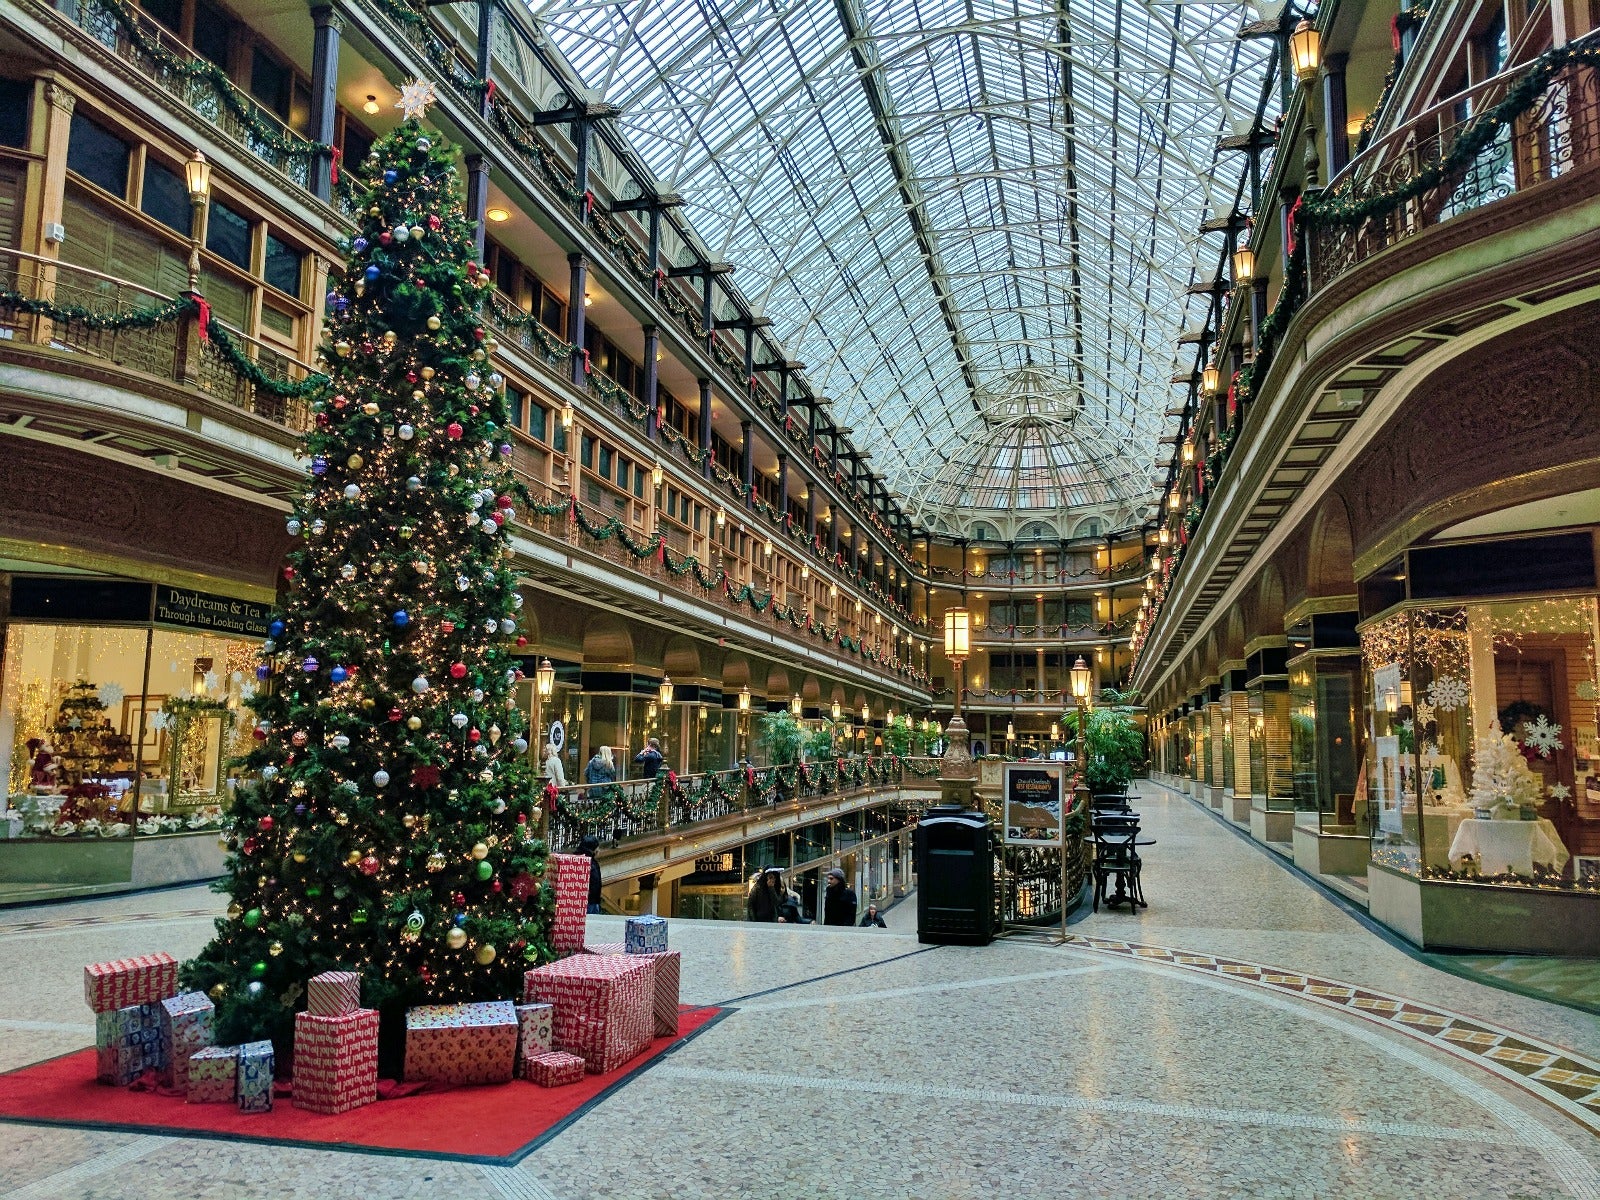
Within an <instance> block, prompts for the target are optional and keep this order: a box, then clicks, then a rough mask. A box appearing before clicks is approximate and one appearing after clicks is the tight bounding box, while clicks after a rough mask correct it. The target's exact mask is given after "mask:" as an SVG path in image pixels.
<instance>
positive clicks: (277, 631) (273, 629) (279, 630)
mask: <svg viewBox="0 0 1600 1200" xmlns="http://www.w3.org/2000/svg"><path fill="white" fill-rule="evenodd" d="M284 628H285V626H284V624H283V622H282V621H273V622H272V624H270V625H268V626H267V636H268V637H275V638H281V637H282V636H283V631H284Z"/></svg>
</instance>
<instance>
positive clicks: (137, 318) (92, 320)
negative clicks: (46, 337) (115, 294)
mask: <svg viewBox="0 0 1600 1200" xmlns="http://www.w3.org/2000/svg"><path fill="white" fill-rule="evenodd" d="M195 311H196V308H195V303H194V301H192V300H190V299H188V298H187V297H185V296H180V297H178V298H177V299H176V300H171V301H168V302H167V303H166V304H163V305H160V306H159V307H152V308H133V309H128V310H127V311H125V312H117V313H106V312H97V311H95V310H94V309H92V308H84V307H82V306H81V305H77V304H57V303H55V302H54V301H52V300H38V299H35V298H34V297H32V296H27V295H24V294H23V293H22V292H13V291H0V312H24V313H27V314H29V315H30V316H35V317H48V318H49V319H50V320H52V321H58V322H60V323H61V324H63V325H81V326H83V327H84V328H86V329H97V330H122V329H154V328H155V327H156V326H157V325H166V324H168V323H169V322H171V321H176V320H178V319H180V318H181V317H186V316H189V315H191V314H193V313H194V312H195Z"/></svg>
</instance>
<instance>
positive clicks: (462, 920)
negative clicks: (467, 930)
mask: <svg viewBox="0 0 1600 1200" xmlns="http://www.w3.org/2000/svg"><path fill="white" fill-rule="evenodd" d="M466 923H467V914H466V913H464V912H458V913H457V914H456V924H457V925H465V924H466Z"/></svg>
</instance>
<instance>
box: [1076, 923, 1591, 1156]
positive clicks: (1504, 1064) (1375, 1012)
mask: <svg viewBox="0 0 1600 1200" xmlns="http://www.w3.org/2000/svg"><path fill="white" fill-rule="evenodd" d="M1067 944H1068V945H1071V946H1076V947H1078V948H1079V949H1083V950H1091V951H1095V952H1098V953H1101V954H1108V955H1114V956H1116V957H1118V958H1126V959H1133V960H1135V961H1138V962H1142V963H1158V964H1161V965H1164V966H1171V967H1176V968H1178V969H1180V970H1185V971H1196V972H1200V973H1202V974H1207V975H1213V976H1216V977H1219V978H1222V979H1229V980H1232V981H1234V982H1236V983H1246V984H1252V985H1254V986H1256V987H1260V988H1265V989H1267V990H1268V991H1272V992H1277V993H1279V994H1280V995H1285V996H1298V997H1300V998H1302V999H1305V1000H1310V1001H1312V1002H1313V1003H1315V1004H1321V1005H1323V1006H1325V1007H1327V1008H1334V1009H1339V1010H1341V1011H1343V1012H1347V1013H1350V1014H1352V1015H1353V1016H1358V1017H1363V1018H1365V1019H1366V1020H1368V1021H1372V1022H1374V1023H1376V1024H1378V1025H1383V1026H1385V1027H1387V1028H1390V1029H1394V1030H1397V1031H1399V1032H1400V1033H1404V1034H1406V1035H1408V1036H1410V1037H1413V1038H1415V1039H1417V1040H1418V1041H1421V1042H1426V1043H1428V1044H1429V1045H1432V1046H1437V1047H1438V1048H1440V1049H1442V1050H1444V1051H1446V1052H1447V1053H1450V1054H1453V1055H1455V1056H1456V1057H1457V1058H1462V1059H1465V1060H1467V1061H1469V1062H1475V1063H1477V1064H1478V1065H1480V1066H1482V1067H1486V1068H1487V1069H1489V1070H1491V1071H1493V1072H1494V1073H1495V1074H1497V1075H1500V1076H1502V1077H1503V1078H1505V1079H1508V1080H1510V1081H1511V1082H1512V1083H1514V1084H1516V1085H1517V1086H1518V1087H1521V1088H1522V1089H1523V1090H1525V1091H1527V1092H1528V1093H1529V1094H1530V1095H1533V1096H1537V1097H1538V1098H1539V1099H1540V1100H1543V1101H1545V1102H1547V1103H1549V1104H1552V1105H1554V1106H1555V1107H1556V1108H1559V1109H1560V1110H1561V1111H1562V1112H1564V1113H1566V1114H1567V1115H1568V1116H1570V1117H1571V1118H1573V1120H1575V1121H1577V1122H1578V1123H1579V1124H1580V1125H1583V1126H1584V1127H1585V1128H1586V1129H1588V1130H1589V1132H1591V1133H1593V1134H1595V1135H1596V1136H1600V1063H1596V1062H1593V1061H1591V1060H1589V1059H1585V1058H1581V1057H1579V1056H1578V1055H1576V1054H1574V1053H1573V1052H1572V1051H1570V1050H1567V1049H1564V1048H1562V1047H1560V1046H1554V1045H1551V1044H1549V1043H1546V1042H1541V1041H1539V1040H1538V1039H1537V1038H1532V1037H1528V1036H1527V1035H1525V1034H1520V1033H1513V1032H1511V1031H1510V1030H1506V1029H1501V1028H1499V1027H1498V1026H1495V1025H1491V1024H1488V1023H1487V1022H1484V1021H1478V1020H1475V1019H1473V1018H1470V1017H1464V1016H1462V1015H1461V1014H1459V1013H1454V1012H1450V1011H1449V1010H1448V1009H1442V1008H1436V1007H1434V1006H1433V1005H1429V1004H1422V1003H1419V1002H1418V1001H1416V1000H1408V999H1406V998H1404V997H1402V996H1391V995H1389V994H1387V993H1385V992H1379V991H1374V990H1373V989H1371V988H1364V987H1359V986H1357V985H1356V984H1352V983H1343V982H1340V981H1339V980H1335V979H1323V978H1320V977H1318V976H1315V975H1307V974H1304V973H1302V972H1296V971H1289V970H1286V969H1284V968H1282V967H1269V966H1263V965H1262V964H1260V963H1251V962H1242V961H1240V960H1239V959H1235V958H1221V957H1218V956H1217V955H1214V954H1205V953H1196V952H1191V951H1187V950H1173V949H1169V948H1167V947H1165V946H1150V945H1144V944H1142V943H1139V942H1122V941H1117V940H1115V939H1112V938H1102V937H1093V936H1089V935H1085V934H1078V933H1074V934H1069V935H1068V937H1067Z"/></svg>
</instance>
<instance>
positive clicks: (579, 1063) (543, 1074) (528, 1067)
mask: <svg viewBox="0 0 1600 1200" xmlns="http://www.w3.org/2000/svg"><path fill="white" fill-rule="evenodd" d="M583 1075H584V1065H583V1059H581V1058H579V1057H578V1056H577V1055H576V1054H568V1053H566V1052H565V1051H562V1050H547V1051H545V1052H544V1053H543V1054H535V1055H532V1056H530V1057H529V1058H528V1059H526V1060H525V1061H524V1064H523V1078H524V1079H531V1080H532V1081H533V1082H534V1083H537V1084H538V1085H539V1086H540V1087H561V1086H563V1085H565V1084H568V1083H577V1082H578V1081H579V1080H580V1079H582V1078H583Z"/></svg>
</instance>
